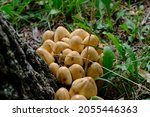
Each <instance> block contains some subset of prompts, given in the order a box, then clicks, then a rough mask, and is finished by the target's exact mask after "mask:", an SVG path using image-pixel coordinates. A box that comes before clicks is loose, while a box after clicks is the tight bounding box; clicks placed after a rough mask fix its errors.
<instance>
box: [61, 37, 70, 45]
mask: <svg viewBox="0 0 150 117" xmlns="http://www.w3.org/2000/svg"><path fill="white" fill-rule="evenodd" d="M69 40H70V39H69V38H68V37H64V38H62V39H61V41H63V42H65V43H67V44H69Z"/></svg>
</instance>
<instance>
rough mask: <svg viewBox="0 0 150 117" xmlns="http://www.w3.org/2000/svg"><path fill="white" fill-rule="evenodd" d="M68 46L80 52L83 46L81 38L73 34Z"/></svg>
mask: <svg viewBox="0 0 150 117" xmlns="http://www.w3.org/2000/svg"><path fill="white" fill-rule="evenodd" d="M69 45H70V48H71V49H72V50H74V51H77V52H79V53H80V52H81V51H82V50H83V48H84V45H83V44H82V39H81V37H79V36H73V37H72V38H71V39H70V41H69Z"/></svg>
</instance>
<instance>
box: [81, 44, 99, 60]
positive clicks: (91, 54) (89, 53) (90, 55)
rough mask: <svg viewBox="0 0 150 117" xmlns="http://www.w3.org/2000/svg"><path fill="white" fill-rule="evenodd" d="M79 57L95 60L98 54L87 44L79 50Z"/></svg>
mask: <svg viewBox="0 0 150 117" xmlns="http://www.w3.org/2000/svg"><path fill="white" fill-rule="evenodd" d="M81 57H82V58H84V60H85V59H89V60H91V61H97V60H98V59H99V55H98V53H97V51H96V50H95V48H94V47H91V46H88V47H86V48H85V49H84V50H83V51H82V52H81Z"/></svg>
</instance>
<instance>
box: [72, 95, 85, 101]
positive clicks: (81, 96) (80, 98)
mask: <svg viewBox="0 0 150 117" xmlns="http://www.w3.org/2000/svg"><path fill="white" fill-rule="evenodd" d="M71 100H87V99H86V97H85V96H84V95H79V94H76V95H74V96H72V97H71Z"/></svg>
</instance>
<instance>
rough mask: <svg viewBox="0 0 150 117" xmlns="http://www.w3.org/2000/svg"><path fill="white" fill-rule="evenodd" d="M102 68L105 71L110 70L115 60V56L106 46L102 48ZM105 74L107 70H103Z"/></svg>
mask: <svg viewBox="0 0 150 117" xmlns="http://www.w3.org/2000/svg"><path fill="white" fill-rule="evenodd" d="M103 53H104V56H103V66H104V67H105V68H107V69H111V68H112V66H113V62H114V60H115V54H114V52H113V51H112V49H111V48H110V47H108V46H106V47H104V51H103ZM105 72H107V70H105Z"/></svg>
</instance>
